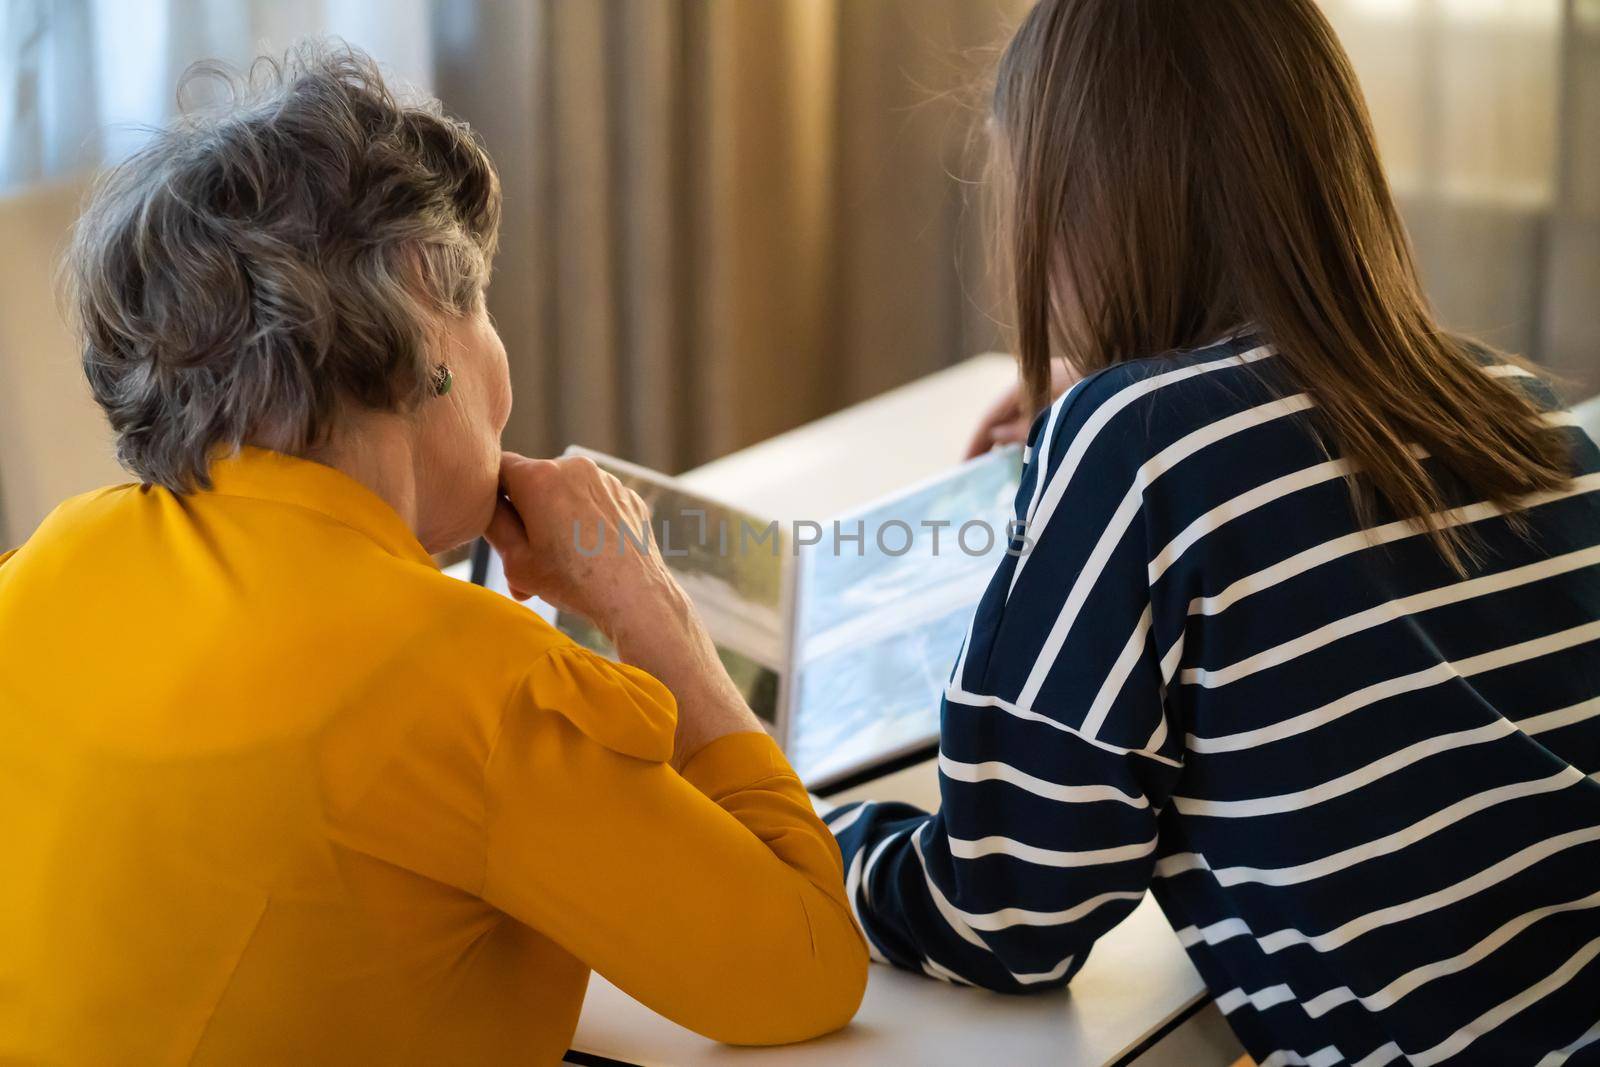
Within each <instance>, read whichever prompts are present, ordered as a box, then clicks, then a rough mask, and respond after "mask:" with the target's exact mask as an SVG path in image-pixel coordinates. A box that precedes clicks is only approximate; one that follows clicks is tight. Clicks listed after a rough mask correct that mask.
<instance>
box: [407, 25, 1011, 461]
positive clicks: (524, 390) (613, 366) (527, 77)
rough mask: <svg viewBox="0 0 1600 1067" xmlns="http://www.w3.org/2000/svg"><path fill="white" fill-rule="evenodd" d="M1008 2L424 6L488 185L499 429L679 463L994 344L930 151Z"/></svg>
mask: <svg viewBox="0 0 1600 1067" xmlns="http://www.w3.org/2000/svg"><path fill="white" fill-rule="evenodd" d="M1025 7H1026V3H1025V2H1024V0H1013V2H1001V0H996V2H993V3H990V2H988V0H985V2H983V3H972V2H971V0H848V2H846V0H763V2H761V3H749V2H744V0H599V2H593V3H589V2H585V3H569V2H564V0H541V2H539V3H536V4H532V5H528V6H523V5H501V4H496V3H493V2H492V0H480V2H477V3H469V4H465V5H459V4H449V5H441V6H440V8H438V9H437V19H438V22H439V25H438V27H437V32H436V40H437V42H438V44H437V54H436V73H437V79H438V86H437V87H438V90H439V93H440V95H441V97H442V98H443V99H445V100H446V101H447V102H448V103H449V106H450V107H451V108H452V109H453V110H455V111H457V112H458V113H460V114H462V115H463V116H464V117H466V118H467V119H468V120H469V121H471V122H472V123H473V125H474V126H475V127H476V128H478V129H479V131H480V132H481V133H482V134H483V136H484V138H485V140H486V142H487V143H488V146H489V149H490V151H491V152H492V153H493V154H494V155H495V157H496V159H497V161H498V162H499V164H500V168H501V175H502V180H503V182H504V184H505V190H506V198H507V211H506V220H505V227H504V232H503V237H502V249H503V252H502V253H501V257H500V260H499V262H498V263H497V266H496V277H495V281H494V284H493V287H492V289H491V295H490V307H491V310H492V311H493V312H494V314H495V316H496V319H497V321H498V322H499V324H500V327H501V332H502V335H503V336H504V337H505V340H506V345H507V350H508V352H509V353H510V355H511V358H512V361H513V377H514V384H515V386H516V390H517V407H516V410H515V412H514V413H513V416H512V423H511V425H510V426H509V427H508V429H507V443H508V445H509V446H510V447H513V448H517V449H520V450H524V451H530V452H534V453H539V454H549V453H551V452H554V451H558V450H559V449H560V448H562V447H563V446H564V445H566V444H567V443H569V442H577V443H580V444H585V445H590V446H593V447H597V448H602V449H605V450H607V451H613V452H616V453H618V454H620V455H623V456H625V457H627V458H629V459H633V460H636V461H639V462H643V463H647V464H650V465H652V466H656V467H660V468H664V469H667V470H672V471H676V470H681V469H683V468H685V467H688V466H692V465H694V464H696V463H699V462H703V461H705V460H707V459H710V458H712V457H715V456H718V455H721V454H724V453H726V452H728V451H731V450H733V449H735V448H738V447H740V446H742V445H745V444H748V443H750V442H753V441H756V440H759V439H762V438H764V437H768V436H771V435H772V434H774V433H777V432H780V431H782V430H784V429H787V428H789V427H792V426H794V425H797V424H799V423H802V422H805V421H808V420H810V419H812V418H815V417H817V416H819V415H822V414H825V413H826V412H828V411H831V410H834V409H836V408H838V407H840V406H842V405H844V404H847V403H850V402H852V401H854V400H857V399H862V398H864V397H866V396H870V395H872V394H874V393H877V392H880V391H882V390H883V389H885V388H888V387H890V386H893V385H896V384H899V383H901V382H904V381H907V380H910V379H912V378H915V377H917V376H920V375H922V374H925V373H927V372H928V371H930V370H933V369H936V368H938V367H941V366H945V365H948V364H950V363H953V362H955V361H957V360H959V359H961V358H963V357H965V356H967V355H970V354H971V353H972V352H975V351H978V350H981V349H984V348H989V347H992V346H993V345H994V344H995V342H996V339H997V331H996V329H995V327H994V324H993V322H992V319H991V315H990V310H991V309H990V304H989V296H988V292H987V289H986V288H985V283H984V279H985V278H986V271H985V269H984V265H983V261H984V258H985V255H986V252H987V249H986V248H985V245H984V241H983V238H982V232H981V231H982V223H983V213H982V212H981V211H980V210H978V208H977V207H976V205H975V204H973V203H971V202H970V201H971V199H972V198H971V196H970V193H971V188H970V187H969V186H964V185H963V184H962V183H961V182H960V181H957V180H952V176H956V177H962V178H970V177H973V176H974V175H975V173H976V167H977V162H978V161H977V159H976V155H975V153H973V152H972V151H969V149H970V147H971V143H972V141H973V137H972V136H971V134H972V131H973V129H974V126H975V124H976V123H977V122H978V121H979V116H978V114H977V113H976V112H974V111H973V110H971V108H970V107H969V106H968V103H967V101H966V100H965V99H964V96H965V93H964V92H963V91H964V90H965V89H967V88H969V87H970V86H971V85H972V84H973V82H974V81H975V79H978V78H980V77H982V76H983V74H984V73H985V67H986V66H987V56H986V55H983V54H979V53H978V51H977V50H978V49H984V48H988V47H990V46H993V45H995V44H996V43H998V42H999V41H1000V40H1002V39H1003V37H1004V35H1005V32H1006V30H1007V28H1008V27H1009V25H1010V23H1011V20H1012V19H1014V18H1015V17H1017V16H1018V15H1020V12H1021V10H1022V9H1024V8H1025ZM976 402H977V398H975V403H976Z"/></svg>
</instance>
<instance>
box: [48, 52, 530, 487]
mask: <svg viewBox="0 0 1600 1067" xmlns="http://www.w3.org/2000/svg"><path fill="white" fill-rule="evenodd" d="M196 79H205V80H207V81H209V80H211V79H217V80H219V81H220V82H221V84H222V85H223V86H224V87H225V88H226V89H227V90H228V91H227V92H226V93H225V94H223V95H224V96H225V98H226V103H225V104H224V105H222V106H220V107H213V108H210V109H206V110H204V111H195V112H191V113H186V114H184V115H182V116H180V117H179V118H178V119H177V120H176V121H174V122H173V123H172V124H171V125H170V126H168V127H167V128H165V129H163V130H161V131H159V132H157V133H156V134H155V136H154V137H153V139H152V140H151V142H150V143H149V144H148V145H147V146H146V147H145V148H143V149H142V150H141V151H140V152H138V153H137V154H136V155H134V156H133V157H132V158H130V159H128V160H127V161H125V162H123V163H121V164H119V165H118V166H116V167H114V168H112V169H111V170H110V171H109V172H108V173H106V174H105V175H104V176H103V177H102V178H101V179H100V180H99V182H98V183H97V185H96V187H95V189H94V191H93V192H92V194H91V195H90V199H89V202H88V204H87V206H86V208H85V210H84V213H83V215H82V217H81V219H80V220H79V223H78V225H77V228H76V232H75V235H74V240H73V244H72V248H71V251H70V252H69V254H68V260H67V276H68V280H69V283H70V284H71V287H72V293H73V301H74V304H75V319H76V322H75V325H76V327H77V330H78V333H79V337H80V340H81V344H82V354H83V368H84V372H85V373H86V374H87V375H88V378H89V384H90V387H91V389H92V390H93V393H94V397H95V399H96V400H97V401H98V402H99V404H100V406H101V407H102V408H103V409H104V410H105V413H106V417H107V418H108V419H109V420H110V423H111V428H112V430H113V432H114V433H115V434H116V441H117V458H118V460H120V461H121V463H122V464H123V465H124V466H126V467H127V468H128V469H129V470H131V471H133V472H134V473H135V474H136V475H137V476H138V477H139V478H140V479H142V480H143V481H144V482H146V483H153V484H158V485H163V486H166V487H168V488H170V489H172V490H174V491H176V492H188V491H192V490H193V489H195V488H208V487H209V486H210V477H209V473H208V467H209V461H210V459H211V458H212V457H213V456H214V455H216V454H218V453H219V451H232V450H234V449H237V448H238V447H239V446H240V445H241V444H258V445H263V446H265V447H268V448H274V449H277V450H279V451H283V452H289V453H293V454H303V453H305V452H307V451H309V450H311V449H314V448H315V447H316V446H317V445H318V444H320V443H322V442H324V441H325V440H326V439H327V436H328V434H329V431H330V429H331V427H332V425H333V423H334V422H335V421H336V420H337V418H338V415H339V412H340V410H341V409H342V408H343V407H344V406H345V405H355V406H358V407H359V408H363V409H373V410H385V411H404V410H410V409H411V408H413V407H414V406H415V405H416V404H417V403H419V402H420V401H421V400H422V399H423V398H424V397H425V396H426V395H428V391H429V389H430V388H431V383H432V378H433V366H432V364H433V360H434V359H435V356H434V355H432V353H433V352H434V351H435V349H436V341H437V327H438V325H439V324H440V323H441V322H442V321H444V317H445V316H447V315H459V314H464V313H466V312H468V311H470V310H472V309H473V308H474V307H475V306H476V302H477V301H478V300H479V299H480V298H481V296H482V293H483V289H484V286H485V285H486V284H487V281H488V274H489V268H490V261H491V260H492V258H493V256H494V249H495V242H496V238H497V233H498V229H499V223H500V183H499V180H498V178H497V177H496V175H495V170H494V165H493V164H492V163H491V162H490V160H489V157H488V155H487V153H486V152H485V151H484V149H483V146H482V145H481V144H480V143H479V142H478V140H477V139H476V138H475V137H474V136H473V134H472V132H471V131H470V130H469V129H468V128H467V127H466V125H464V124H463V123H460V122H457V121H455V120H453V119H450V118H447V117H445V116H444V115H443V114H442V112H441V110H440V108H439V105H438V103H437V102H436V101H432V100H426V101H423V102H417V103H412V102H405V103H402V102H401V101H399V100H398V99H397V98H396V96H395V95H394V94H393V93H391V92H390V90H389V89H388V88H387V87H386V86H385V85H384V82H383V78H382V76H381V75H380V74H379V72H378V69H377V67H376V65H375V64H374V63H373V62H372V60H371V59H370V58H368V57H367V56H365V55H363V54H361V53H360V52H357V51H355V50H353V49H350V48H347V47H338V48H329V47H327V46H324V45H320V44H313V45H306V46H302V47H300V48H298V49H296V50H294V51H292V52H290V53H289V54H288V55H287V56H286V57H284V58H283V59H281V60H279V59H258V60H257V61H256V62H255V63H254V64H253V65H252V66H251V68H250V70H249V72H248V74H246V75H243V76H238V75H233V74H230V73H229V72H227V71H226V70H225V69H224V68H221V67H219V66H216V65H213V64H205V65H198V66H197V67H194V68H191V69H190V71H189V72H188V73H187V74H185V76H184V80H183V82H181V83H180V85H179V95H180V99H182V98H183V96H184V95H185V90H186V88H188V87H189V86H190V85H191V84H192V83H193V82H194V81H195V80H196Z"/></svg>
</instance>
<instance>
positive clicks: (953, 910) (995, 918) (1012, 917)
mask: <svg viewBox="0 0 1600 1067" xmlns="http://www.w3.org/2000/svg"><path fill="white" fill-rule="evenodd" d="M911 847H912V849H913V850H915V852H916V854H917V862H918V863H920V864H921V865H922V876H923V878H925V879H926V880H927V883H928V895H929V896H930V897H931V898H932V900H933V906H934V907H935V908H936V909H938V911H939V914H940V915H941V916H943V918H944V921H945V923H946V924H948V925H949V927H950V929H952V930H954V931H955V932H956V934H957V935H958V936H960V937H961V939H962V940H963V941H967V942H970V943H971V944H974V945H976V946H978V947H979V948H981V949H983V950H984V951H985V952H987V953H989V955H991V956H993V955H994V950H993V949H991V948H990V947H989V946H988V944H987V943H986V942H985V941H984V940H983V939H982V938H981V937H979V936H978V935H977V934H976V933H974V932H973V931H974V929H979V930H989V931H994V930H1004V929H1006V928H1007V927H1009V926H1020V925H1026V926H1049V925H1055V923H1054V922H1030V921H1028V920H1029V919H1030V918H1042V917H1044V913H1042V912H1025V911H1022V910H1021V909H1018V908H1006V909H1003V910H1002V911H997V912H990V913H988V914H986V915H984V914H975V913H972V912H965V911H962V910H961V909H960V908H957V907H956V906H955V905H954V904H951V903H950V901H949V900H948V899H947V898H946V897H945V895H944V894H943V893H942V892H940V891H939V887H938V886H936V885H934V884H933V877H932V876H931V875H930V874H928V861H927V859H926V857H924V856H923V854H922V840H921V838H920V837H918V835H916V834H912V835H911ZM1128 895H1129V894H1113V893H1103V894H1101V896H1100V897H1095V898H1092V899H1090V900H1086V901H1084V902H1083V903H1082V904H1080V905H1078V906H1077V907H1076V908H1069V909H1068V910H1067V911H1066V912H1057V913H1055V915H1061V916H1067V918H1064V919H1061V920H1059V921H1062V922H1070V921H1071V920H1072V919H1074V918H1077V917H1078V916H1076V915H1071V914H1070V913H1072V912H1081V914H1083V915H1087V914H1088V913H1089V912H1091V911H1093V910H1094V909H1095V908H1097V907H1099V906H1100V904H1102V903H1105V901H1106V899H1120V898H1125V897H1127V896H1128ZM1131 895H1132V896H1133V897H1134V898H1135V899H1137V898H1139V897H1142V896H1144V893H1143V892H1142V891H1141V892H1138V893H1133V894H1131ZM1052 917H1053V916H1052ZM1072 959H1073V957H1071V956H1068V957H1067V958H1066V959H1064V960H1062V961H1061V962H1060V963H1058V964H1057V965H1056V966H1055V968H1053V969H1052V970H1050V971H1045V972H1043V973H1039V974H1017V973H1015V972H1014V971H1011V970H1009V969H1008V970H1007V971H1006V973H1007V974H1009V975H1011V977H1012V979H1013V980H1014V981H1016V982H1019V983H1021V984H1023V985H1032V984H1037V983H1039V982H1049V981H1054V980H1055V979H1056V978H1059V977H1061V975H1063V974H1066V973H1067V968H1069V967H1071V966H1072ZM929 962H931V961H929ZM997 962H998V959H997ZM952 973H953V972H952Z"/></svg>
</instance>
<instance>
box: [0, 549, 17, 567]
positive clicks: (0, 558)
mask: <svg viewBox="0 0 1600 1067" xmlns="http://www.w3.org/2000/svg"><path fill="white" fill-rule="evenodd" d="M16 554H17V550H16V549H14V548H13V549H12V550H11V551H9V552H0V567H4V566H5V565H6V560H8V559H10V558H11V557H12V556H15V555H16Z"/></svg>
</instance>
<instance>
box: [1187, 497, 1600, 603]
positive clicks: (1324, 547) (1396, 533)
mask: <svg viewBox="0 0 1600 1067" xmlns="http://www.w3.org/2000/svg"><path fill="white" fill-rule="evenodd" d="M1596 489H1600V473H1597V474H1586V475H1584V476H1582V477H1581V478H1574V479H1573V481H1572V485H1571V486H1569V487H1568V488H1566V489H1560V490H1555V491H1552V492H1548V493H1537V494H1535V495H1533V496H1529V497H1525V498H1524V499H1522V500H1520V501H1518V502H1517V507H1518V509H1519V510H1527V509H1530V508H1536V507H1539V506H1541V505H1543V504H1550V503H1554V502H1555V501H1558V500H1565V499H1567V498H1568V497H1574V496H1581V495H1583V494H1584V493H1592V492H1594V491H1595V490H1596ZM1503 514H1505V509H1504V508H1501V507H1500V506H1498V505H1496V504H1493V503H1490V502H1487V501H1485V502H1482V503H1478V504H1470V505H1468V506H1466V507H1462V508H1456V509H1454V510H1450V511H1441V512H1438V513H1436V514H1435V515H1434V516H1432V517H1433V518H1434V519H1435V520H1437V522H1438V523H1439V526H1440V528H1441V529H1449V528H1451V527H1454V526H1465V525H1468V524H1469V523H1474V522H1478V521H1481V520H1483V519H1488V518H1493V517H1495V516H1497V515H1503ZM1422 532H1423V528H1422V527H1421V526H1419V525H1418V524H1417V523H1415V522H1412V521H1410V520H1399V521H1396V522H1389V523H1385V524H1383V525H1382V526H1374V527H1373V528H1372V529H1370V530H1357V531H1355V532H1354V533H1348V534H1345V535H1343V536H1342V537H1336V538H1334V539H1333V540H1331V541H1325V542H1323V543H1322V544H1320V545H1313V546H1312V547H1310V548H1308V549H1305V550H1303V551H1301V552H1297V553H1295V554H1294V555H1292V556H1290V557H1289V558H1287V559H1285V560H1282V561H1280V562H1278V563H1275V564H1273V565H1272V566H1271V567H1267V568H1265V569H1264V570H1260V571H1257V572H1255V573H1254V574H1250V575H1246V576H1245V577H1243V578H1240V579H1239V580H1238V581H1236V582H1234V583H1232V584H1231V585H1229V586H1228V587H1227V588H1226V589H1224V590H1223V591H1222V592H1220V593H1218V594H1217V595H1216V596H1212V597H1196V598H1195V599H1194V600H1191V601H1190V602H1189V614H1190V615H1218V614H1221V613H1222V612H1223V611H1225V610H1227V609H1228V608H1229V607H1232V606H1233V605H1234V604H1235V603H1237V602H1239V601H1240V600H1243V599H1244V598H1245V597H1248V596H1251V595H1253V594H1255V593H1259V592H1261V591H1262V590H1264V589H1270V588H1272V587H1273V586H1275V585H1277V584H1279V583H1280V582H1284V581H1287V580H1288V579H1290V578H1293V577H1295V576H1297V575H1300V574H1304V573H1305V572H1306V571H1308V570H1312V569H1313V568H1315V567H1319V566H1321V565H1322V564H1324V563H1328V562H1331V561H1332V560H1335V559H1338V558H1340V557H1342V556H1347V555H1349V554H1351V553H1352V552H1359V551H1361V550H1363V549H1367V548H1375V547H1377V546H1379V545H1385V544H1389V543H1390V542H1393V541H1400V540H1404V539H1405V538H1408V537H1416V536H1419V535H1420V534H1421V533H1422Z"/></svg>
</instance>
